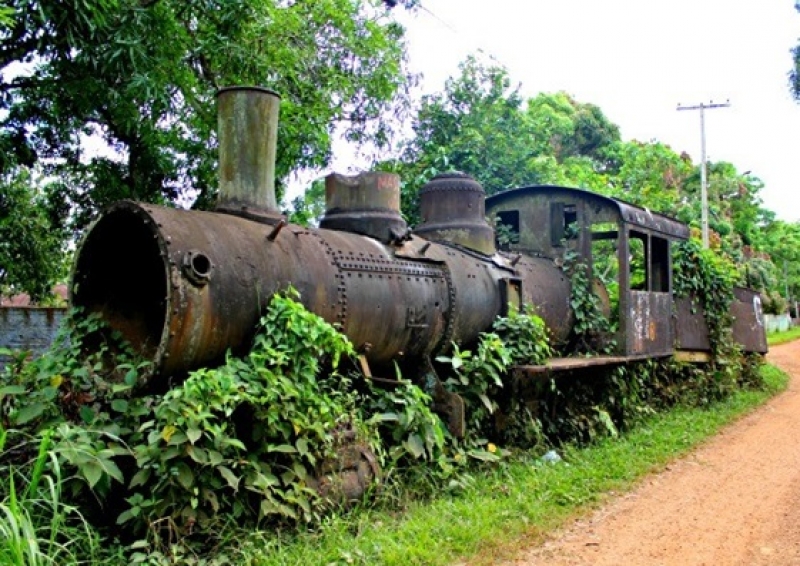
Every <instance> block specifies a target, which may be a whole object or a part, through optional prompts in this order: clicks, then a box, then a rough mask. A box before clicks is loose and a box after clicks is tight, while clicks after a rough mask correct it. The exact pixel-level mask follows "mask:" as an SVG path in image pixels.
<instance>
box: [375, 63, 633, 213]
mask: <svg viewBox="0 0 800 566" xmlns="http://www.w3.org/2000/svg"><path fill="white" fill-rule="evenodd" d="M459 70H460V74H459V75H458V76H457V77H455V78H452V77H451V78H450V79H448V80H447V82H446V83H445V88H444V91H443V92H441V93H436V94H432V95H428V96H425V97H423V99H422V103H421V106H420V110H419V113H418V115H417V117H416V118H415V120H414V124H413V137H412V138H411V139H410V140H408V141H407V142H406V143H405V144H404V146H403V152H402V154H401V157H400V158H399V159H398V160H395V161H392V162H385V163H382V164H380V165H379V167H381V168H383V169H389V170H392V171H394V172H396V173H399V174H400V175H401V178H402V179H403V211H404V212H405V213H406V216H407V217H408V219H409V221H410V222H411V223H412V224H413V223H414V220H415V212H414V210H415V206H416V194H417V192H418V190H419V188H420V187H421V186H422V184H424V183H425V182H426V181H429V180H430V178H431V177H433V176H434V175H435V174H436V173H439V172H442V171H444V170H453V169H455V170H460V171H463V172H465V173H468V174H469V175H471V176H473V177H474V178H475V179H476V180H477V181H479V182H480V183H481V184H482V185H483V188H484V189H485V190H486V193H487V194H489V195H491V194H494V193H496V192H498V191H502V190H506V189H510V188H513V187H519V186H524V185H532V184H537V183H566V182H568V181H569V179H571V178H572V177H571V176H570V175H567V174H565V168H564V167H563V166H562V161H564V160H566V159H572V163H571V169H570V171H571V172H572V173H573V174H575V176H577V177H581V178H584V177H585V176H586V175H591V174H592V172H593V171H594V170H596V169H600V168H602V164H600V162H599V161H598V160H599V157H600V155H601V154H602V151H603V148H605V147H606V146H607V145H608V144H610V143H611V142H613V141H614V140H616V139H619V130H618V128H617V127H616V126H615V125H613V124H611V123H610V122H609V121H608V120H607V119H606V118H605V116H603V114H602V112H601V111H600V109H599V108H597V107H596V106H593V105H589V104H580V103H578V102H576V101H574V100H573V99H572V98H571V97H570V96H568V95H567V94H565V93H557V94H554V95H544V94H543V95H539V96H538V97H536V98H535V99H532V100H528V101H526V100H525V99H524V98H523V97H522V96H521V95H520V94H519V88H518V87H512V84H511V80H510V78H509V76H508V72H507V71H506V69H504V68H502V67H500V66H497V65H494V64H490V65H485V64H483V63H481V62H480V61H479V60H478V59H477V58H476V57H474V56H471V57H468V58H467V59H466V60H465V61H464V62H462V63H461V65H459Z"/></svg>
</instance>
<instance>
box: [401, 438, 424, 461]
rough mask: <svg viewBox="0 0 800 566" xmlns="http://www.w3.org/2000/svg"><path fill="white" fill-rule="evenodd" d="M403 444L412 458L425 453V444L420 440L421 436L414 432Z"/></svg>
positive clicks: (419, 456)
mask: <svg viewBox="0 0 800 566" xmlns="http://www.w3.org/2000/svg"><path fill="white" fill-rule="evenodd" d="M403 444H404V445H405V447H406V449H407V450H408V451H409V452H410V453H411V455H412V456H414V458H417V459H419V458H421V457H422V456H423V455H424V454H425V445H424V444H423V442H422V438H420V436H419V435H418V434H416V433H414V434H412V435H410V436H409V437H408V440H407V441H406V442H404V443H403Z"/></svg>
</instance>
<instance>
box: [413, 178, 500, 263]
mask: <svg viewBox="0 0 800 566" xmlns="http://www.w3.org/2000/svg"><path fill="white" fill-rule="evenodd" d="M485 194H486V193H485V192H484V190H483V187H481V185H480V183H478V182H477V181H475V179H473V178H472V177H470V176H469V175H465V174H464V173H458V172H452V173H443V174H441V175H437V176H436V177H434V178H433V179H431V181H429V182H428V183H426V184H425V186H424V187H422V189H421V190H420V192H419V206H420V215H421V216H422V222H421V223H420V225H419V226H417V228H416V229H415V230H414V233H415V234H417V235H418V236H421V237H423V238H426V239H429V240H433V241H436V242H447V243H451V244H457V245H459V246H463V247H465V248H467V249H470V250H474V251H476V252H479V253H481V254H484V255H492V254H494V253H495V245H494V230H493V229H492V227H491V226H489V224H488V223H487V222H486V218H485V215H486V210H485V206H484V202H485V200H484V199H485Z"/></svg>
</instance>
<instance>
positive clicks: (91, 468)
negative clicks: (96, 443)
mask: <svg viewBox="0 0 800 566" xmlns="http://www.w3.org/2000/svg"><path fill="white" fill-rule="evenodd" d="M78 469H79V470H80V473H81V474H82V475H83V477H84V478H86V481H87V482H88V484H89V487H90V488H94V486H96V485H97V482H99V481H100V480H101V479H102V478H103V467H102V466H101V465H100V462H98V461H97V460H89V461H88V462H86V463H85V464H83V465H82V466H79V468H78Z"/></svg>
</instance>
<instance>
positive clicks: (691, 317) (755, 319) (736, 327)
mask: <svg viewBox="0 0 800 566" xmlns="http://www.w3.org/2000/svg"><path fill="white" fill-rule="evenodd" d="M675 306H676V309H675V333H676V340H675V348H676V349H677V350H687V351H698V352H708V351H710V350H711V343H710V341H709V337H708V323H707V322H706V319H705V314H704V312H703V309H702V308H701V307H700V304H699V301H697V299H690V298H688V297H682V298H679V299H676V300H675ZM731 317H732V319H733V327H732V332H733V341H734V342H736V343H737V344H739V345H741V346H742V348H743V349H744V350H745V351H746V352H757V353H762V354H764V353H766V352H767V350H768V347H767V333H766V329H765V327H764V316H763V311H762V307H761V295H760V294H759V293H758V292H756V291H753V290H752V289H745V288H742V287H735V288H734V290H733V303H731Z"/></svg>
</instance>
